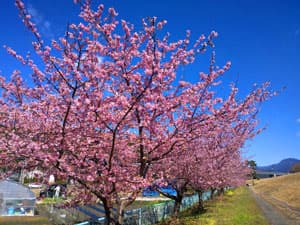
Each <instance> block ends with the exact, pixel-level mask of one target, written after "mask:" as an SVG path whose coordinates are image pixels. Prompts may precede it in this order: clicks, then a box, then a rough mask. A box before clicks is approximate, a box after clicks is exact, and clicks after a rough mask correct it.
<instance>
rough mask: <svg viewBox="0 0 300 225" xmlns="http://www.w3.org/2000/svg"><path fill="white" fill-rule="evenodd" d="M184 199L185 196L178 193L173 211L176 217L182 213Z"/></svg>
mask: <svg viewBox="0 0 300 225" xmlns="http://www.w3.org/2000/svg"><path fill="white" fill-rule="evenodd" d="M182 199H183V194H182V193H178V192H177V196H176V198H175V204H174V211H173V215H174V217H177V216H178V214H179V212H180V206H181V202H182Z"/></svg>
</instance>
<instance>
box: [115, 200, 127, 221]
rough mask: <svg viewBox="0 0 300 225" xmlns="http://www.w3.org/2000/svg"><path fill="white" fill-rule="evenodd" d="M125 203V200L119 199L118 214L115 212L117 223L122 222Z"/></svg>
mask: <svg viewBox="0 0 300 225" xmlns="http://www.w3.org/2000/svg"><path fill="white" fill-rule="evenodd" d="M125 204H126V202H125V201H122V200H121V201H120V202H119V203H118V212H117V213H118V214H117V217H118V223H119V224H123V223H124V214H125V210H124V209H125Z"/></svg>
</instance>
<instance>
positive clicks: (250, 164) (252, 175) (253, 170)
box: [247, 160, 258, 179]
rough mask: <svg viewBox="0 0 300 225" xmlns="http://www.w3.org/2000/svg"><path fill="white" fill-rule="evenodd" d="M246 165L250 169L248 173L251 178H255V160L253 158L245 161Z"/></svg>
mask: <svg viewBox="0 0 300 225" xmlns="http://www.w3.org/2000/svg"><path fill="white" fill-rule="evenodd" d="M247 165H248V166H249V167H250V169H251V174H249V176H250V177H251V178H252V179H257V178H258V177H257V173H256V167H257V165H256V162H255V161H254V160H249V161H247Z"/></svg>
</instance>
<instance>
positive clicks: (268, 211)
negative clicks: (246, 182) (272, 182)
mask: <svg viewBox="0 0 300 225" xmlns="http://www.w3.org/2000/svg"><path fill="white" fill-rule="evenodd" d="M250 190H251V193H252V195H253V197H254V198H255V200H256V202H257V204H258V205H259V207H260V208H261V209H262V211H263V213H264V215H265V216H266V218H267V219H268V220H269V222H270V225H300V221H295V220H292V219H290V218H289V217H287V216H286V215H284V214H283V213H282V212H280V211H279V210H278V209H276V208H275V207H274V206H273V205H271V204H270V203H269V202H267V201H265V200H264V199H263V198H262V197H260V196H259V195H258V194H256V193H255V192H254V191H253V190H252V188H250Z"/></svg>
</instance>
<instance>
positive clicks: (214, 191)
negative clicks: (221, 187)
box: [210, 188, 216, 199]
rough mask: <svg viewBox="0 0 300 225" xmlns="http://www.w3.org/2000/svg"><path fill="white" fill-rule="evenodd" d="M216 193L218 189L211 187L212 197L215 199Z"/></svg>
mask: <svg viewBox="0 0 300 225" xmlns="http://www.w3.org/2000/svg"><path fill="white" fill-rule="evenodd" d="M215 193H216V189H215V188H211V195H210V198H211V199H213V198H214V196H215Z"/></svg>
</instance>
